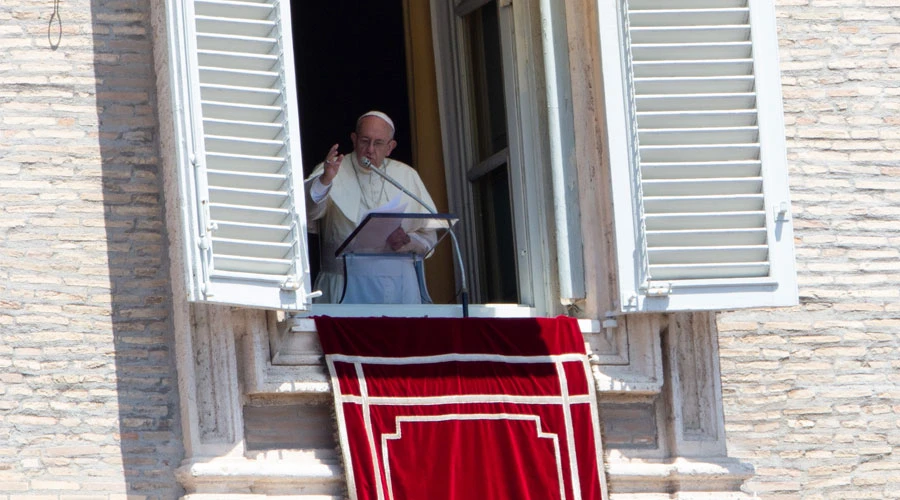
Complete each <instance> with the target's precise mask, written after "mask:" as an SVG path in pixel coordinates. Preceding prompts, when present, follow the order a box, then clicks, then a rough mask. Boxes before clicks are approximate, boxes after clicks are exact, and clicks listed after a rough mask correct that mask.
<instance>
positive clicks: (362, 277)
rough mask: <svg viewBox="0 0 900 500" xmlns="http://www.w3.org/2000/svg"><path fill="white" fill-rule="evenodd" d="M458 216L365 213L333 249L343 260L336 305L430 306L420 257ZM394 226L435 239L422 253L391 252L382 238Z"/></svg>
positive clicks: (388, 233) (422, 261)
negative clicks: (429, 234)
mask: <svg viewBox="0 0 900 500" xmlns="http://www.w3.org/2000/svg"><path fill="white" fill-rule="evenodd" d="M458 220H459V218H458V217H456V216H455V215H452V214H422V213H378V212H375V213H370V214H368V215H367V216H366V218H365V219H363V221H362V222H361V223H360V224H359V225H358V226H357V227H356V229H354V230H353V232H352V233H350V236H348V237H347V239H345V240H344V242H343V243H341V246H340V247H338V249H337V251H335V253H334V255H335V257H339V258H341V259H342V260H343V264H344V290H343V293H342V294H341V300H340V303H341V304H430V303H431V297H430V296H429V295H428V289H427V288H426V286H425V266H424V260H425V257H427V256H428V255H430V254H431V252H432V251H433V250H434V248H435V247H436V246H437V244H438V243H440V242H441V241H443V239H444V237H445V236H446V235H447V233H449V232H450V230H451V228H452V227H453V225H454V224H456V222H457V221H458ZM398 227H403V228H404V229H405V230H407V232H412V231H413V230H421V229H423V228H424V229H425V230H427V231H434V232H435V236H436V237H435V238H434V241H435V243H434V245H432V246H430V247H429V248H426V249H425V253H424V254H418V253H413V252H394V251H392V250H391V248H390V246H388V244H387V237H388V235H390V234H391V233H392V232H394V230H396V229H397V228H398Z"/></svg>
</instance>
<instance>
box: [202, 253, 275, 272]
mask: <svg viewBox="0 0 900 500" xmlns="http://www.w3.org/2000/svg"><path fill="white" fill-rule="evenodd" d="M213 266H214V267H215V269H216V271H217V273H216V274H221V273H220V272H221V271H224V272H230V273H235V274H232V275H231V276H233V277H240V274H238V273H246V274H250V275H253V274H261V275H266V274H268V275H274V276H282V275H285V274H288V273H290V272H291V266H292V263H291V260H289V259H260V258H253V257H245V256H243V255H218V254H217V255H216V256H215V257H213ZM214 276H215V274H214Z"/></svg>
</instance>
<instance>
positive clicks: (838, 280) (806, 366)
mask: <svg viewBox="0 0 900 500" xmlns="http://www.w3.org/2000/svg"><path fill="white" fill-rule="evenodd" d="M776 4H777V9H778V16H779V20H778V24H779V33H780V43H781V68H782V72H783V83H784V85H783V88H784V95H785V112H786V125H787V139H788V161H789V164H790V169H791V170H790V175H791V196H792V205H793V216H794V227H795V244H796V249H797V265H798V274H799V281H800V300H801V305H800V306H798V307H796V308H792V309H782V310H774V311H745V312H736V313H729V314H721V315H720V316H719V322H718V324H719V329H720V347H721V358H722V377H723V391H724V403H725V412H726V423H727V431H728V447H729V454H730V455H732V456H736V457H740V458H742V459H745V460H747V461H749V462H751V463H752V464H754V465H755V467H756V473H757V476H756V477H755V478H754V479H753V480H751V481H750V482H748V483H747V484H745V487H744V488H745V491H747V492H751V493H756V494H757V495H758V497H759V498H766V499H804V500H807V499H809V500H812V499H860V498H871V499H876V498H877V499H883V498H900V300H898V298H900V258H898V257H900V152H898V150H900V127H898V125H900V114H898V111H900V98H898V97H900V2H898V1H897V0H840V1H833V0H826V1H816V0H779V1H777V2H776Z"/></svg>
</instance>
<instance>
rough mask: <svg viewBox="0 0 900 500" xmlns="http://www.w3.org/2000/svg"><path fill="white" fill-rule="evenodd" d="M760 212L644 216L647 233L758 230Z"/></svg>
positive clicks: (761, 223) (760, 223) (761, 215)
mask: <svg viewBox="0 0 900 500" xmlns="http://www.w3.org/2000/svg"><path fill="white" fill-rule="evenodd" d="M765 220H766V213H765V212H762V211H749V212H734V213H718V214H707V213H669V214H665V213H661V214H651V215H647V216H646V225H647V230H648V231H653V230H677V229H741V228H743V229H759V228H760V226H762V225H763V224H765Z"/></svg>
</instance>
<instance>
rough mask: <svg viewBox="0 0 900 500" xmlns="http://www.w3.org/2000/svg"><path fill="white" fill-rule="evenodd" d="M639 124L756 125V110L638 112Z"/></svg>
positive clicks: (716, 126) (662, 125)
mask: <svg viewBox="0 0 900 500" xmlns="http://www.w3.org/2000/svg"><path fill="white" fill-rule="evenodd" d="M637 120H638V126H639V127H641V128H647V129H665V128H675V127H682V128H700V127H713V128H721V127H726V126H729V125H732V126H733V125H738V126H750V125H756V112H755V111H754V110H748V109H732V110H721V111H706V110H701V111H677V112H673V111H662V112H649V113H638V114H637Z"/></svg>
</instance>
